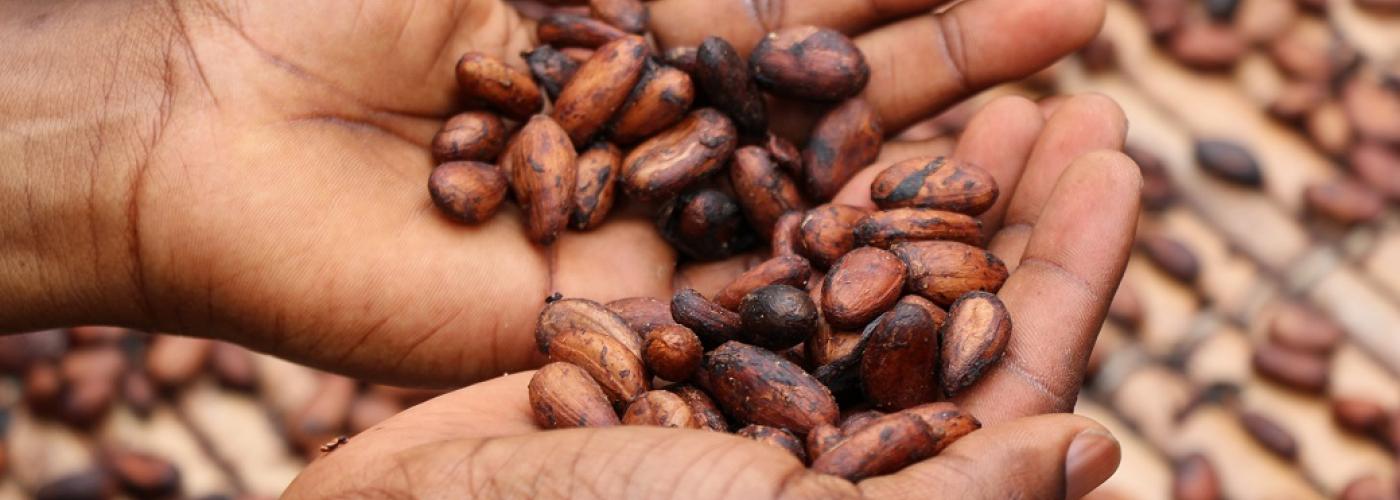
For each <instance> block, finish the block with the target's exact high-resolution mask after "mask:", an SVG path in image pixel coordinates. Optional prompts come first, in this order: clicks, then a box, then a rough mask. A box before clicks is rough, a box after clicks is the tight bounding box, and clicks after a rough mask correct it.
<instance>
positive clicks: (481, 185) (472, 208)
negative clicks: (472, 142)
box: [428, 161, 508, 224]
mask: <svg viewBox="0 0 1400 500" xmlns="http://www.w3.org/2000/svg"><path fill="white" fill-rule="evenodd" d="M507 188H508V186H507V183H506V177H505V176H504V175H501V171H500V170H499V169H497V168H496V166H495V165H491V164H489V163H480V162H475V161H452V162H447V163H443V164H442V165H438V166H437V167H436V168H434V169H433V174H432V175H431V176H429V177H428V194H429V195H431V196H432V199H433V204H434V205H436V206H437V207H438V210H441V211H442V213H443V215H446V216H447V217H448V218H451V219H452V220H455V221H459V222H464V223H467V224H480V223H482V222H486V221H487V220H489V219H490V218H491V216H493V215H496V210H498V209H500V207H501V202H502V201H505V199H506V189H507Z"/></svg>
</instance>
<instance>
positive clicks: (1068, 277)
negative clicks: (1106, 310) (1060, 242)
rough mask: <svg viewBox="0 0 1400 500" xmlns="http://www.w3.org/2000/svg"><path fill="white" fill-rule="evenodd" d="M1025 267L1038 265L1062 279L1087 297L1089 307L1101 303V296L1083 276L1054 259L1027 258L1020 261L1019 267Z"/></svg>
mask: <svg viewBox="0 0 1400 500" xmlns="http://www.w3.org/2000/svg"><path fill="white" fill-rule="evenodd" d="M1027 265H1038V266H1040V267H1041V268H1042V269H1046V270H1049V271H1050V272H1052V273H1054V274H1056V275H1058V276H1059V277H1060V278H1063V279H1064V281H1065V282H1066V283H1069V284H1070V285H1071V286H1073V287H1075V288H1076V289H1078V290H1076V291H1078V292H1081V293H1083V294H1084V295H1085V296H1087V297H1088V304H1089V305H1092V304H1098V303H1101V302H1103V301H1102V299H1103V297H1102V295H1103V294H1101V293H1099V292H1098V291H1097V290H1095V289H1094V286H1093V285H1092V284H1090V283H1089V280H1088V279H1085V278H1084V277H1083V276H1080V275H1079V273H1076V272H1074V271H1071V270H1070V269H1069V268H1068V267H1065V265H1064V264H1061V263H1060V262H1058V261H1056V260H1054V259H1050V258H1046V257H1035V256H1027V257H1024V258H1022V259H1021V267H1022V268H1024V267H1026V266H1027Z"/></svg>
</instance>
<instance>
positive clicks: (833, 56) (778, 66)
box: [749, 26, 870, 101]
mask: <svg viewBox="0 0 1400 500" xmlns="http://www.w3.org/2000/svg"><path fill="white" fill-rule="evenodd" d="M749 64H750V65H751V66H752V67H753V76H754V80H756V81H757V82H758V84H759V85H760V86H762V87H763V88H764V89H765V90H768V91H770V92H773V93H775V94H778V95H781V96H784V97H791V98H795V99H807V100H813V101H840V100H844V99H847V98H850V97H854V96H855V95H856V94H859V93H860V91H861V90H863V89H865V84H866V82H869V81H870V66H869V65H868V64H866V63H865V55H863V54H861V52H860V49H858V48H856V44H855V43H852V42H851V39H850V38H846V35H843V34H841V32H839V31H836V30H831V29H827V28H821V27H816V26H793V27H789V28H783V29H782V30H779V31H777V32H770V33H768V35H767V36H764V37H763V40H761V41H759V42H758V46H757V47H754V49H753V53H752V54H750V55H749Z"/></svg>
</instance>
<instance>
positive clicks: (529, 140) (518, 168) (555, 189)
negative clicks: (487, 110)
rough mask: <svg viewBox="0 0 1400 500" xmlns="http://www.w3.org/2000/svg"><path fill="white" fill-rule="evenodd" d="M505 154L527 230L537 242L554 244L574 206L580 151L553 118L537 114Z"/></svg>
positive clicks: (511, 183) (507, 168)
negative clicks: (578, 151)
mask: <svg viewBox="0 0 1400 500" xmlns="http://www.w3.org/2000/svg"><path fill="white" fill-rule="evenodd" d="M506 156H507V157H509V161H508V162H502V165H503V166H502V168H504V169H505V170H506V174H507V175H509V176H510V186H511V189H512V190H513V191H514V192H515V201H516V203H518V204H519V205H520V207H521V208H522V209H524V211H525V219H526V232H527V233H528V234H529V236H530V239H531V240H532V241H534V242H535V243H536V244H540V245H549V244H552V243H554V240H555V239H556V238H558V237H559V232H560V231H562V230H563V229H564V226H565V225H567V224H568V223H569V215H570V213H571V212H573V209H574V200H573V198H574V187H575V185H576V184H575V183H576V182H577V178H578V177H577V175H578V170H577V169H578V166H577V163H576V162H577V161H578V154H577V153H575V152H574V146H573V143H571V142H569V136H568V134H567V133H566V132H565V131H564V129H563V128H561V127H560V126H559V124H557V123H555V122H554V120H553V119H550V118H549V117H548V116H545V115H535V116H534V117H533V118H530V121H529V122H527V123H526V124H525V128H523V129H521V130H520V132H519V133H518V134H516V136H515V139H514V140H513V142H512V144H511V146H510V147H509V148H508V149H507V151H506Z"/></svg>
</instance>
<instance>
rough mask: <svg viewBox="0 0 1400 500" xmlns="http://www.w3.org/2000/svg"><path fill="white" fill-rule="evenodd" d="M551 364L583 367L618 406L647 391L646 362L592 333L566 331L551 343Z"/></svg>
mask: <svg viewBox="0 0 1400 500" xmlns="http://www.w3.org/2000/svg"><path fill="white" fill-rule="evenodd" d="M547 354H549V359H550V361H564V362H567V363H572V364H574V365H575V366H578V367H579V368H583V369H584V371H586V372H588V374H589V375H590V376H592V377H593V381H595V382H597V383H598V386H599V387H602V388H603V392H604V393H605V394H607V395H608V399H609V400H610V401H612V402H613V403H614V404H616V405H619V406H620V407H621V406H626V405H627V404H628V403H630V402H632V401H633V400H635V399H637V397H638V396H641V395H642V393H643V392H646V391H647V385H648V384H647V381H648V380H649V379H648V378H647V373H646V369H645V368H644V367H643V365H642V359H641V357H639V356H636V355H634V354H632V351H631V349H630V348H629V347H627V346H625V345H623V344H622V343H621V342H618V341H617V340H616V339H614V338H613V337H611V336H609V335H607V334H604V333H600V332H597V331H591V330H564V331H561V332H559V333H558V334H557V335H555V336H554V338H553V339H551V340H550V341H549V352H548V353H547Z"/></svg>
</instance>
